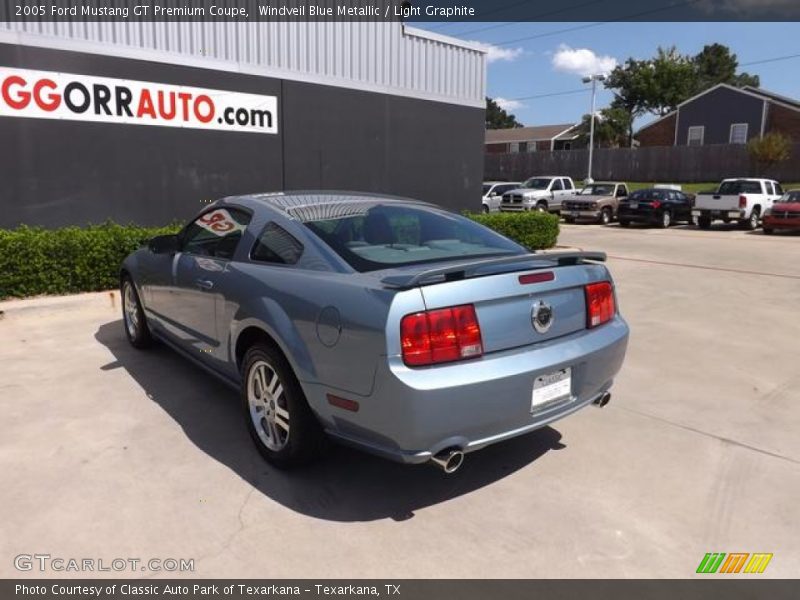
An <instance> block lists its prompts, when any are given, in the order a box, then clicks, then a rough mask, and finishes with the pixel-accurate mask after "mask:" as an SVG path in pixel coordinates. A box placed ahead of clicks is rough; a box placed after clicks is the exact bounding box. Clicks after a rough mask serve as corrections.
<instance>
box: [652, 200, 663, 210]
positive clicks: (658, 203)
mask: <svg viewBox="0 0 800 600" xmlns="http://www.w3.org/2000/svg"><path fill="white" fill-rule="evenodd" d="M650 205H651V206H652V207H653V208H661V200H653V201H652V202H651V203H650Z"/></svg>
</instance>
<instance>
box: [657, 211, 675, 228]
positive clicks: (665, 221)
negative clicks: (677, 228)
mask: <svg viewBox="0 0 800 600" xmlns="http://www.w3.org/2000/svg"><path fill="white" fill-rule="evenodd" d="M670 225H672V213H671V212H669V211H668V210H665V211H664V212H663V213H661V220H660V221H659V222H658V226H659V227H660V228H661V229H668V228H669V226H670Z"/></svg>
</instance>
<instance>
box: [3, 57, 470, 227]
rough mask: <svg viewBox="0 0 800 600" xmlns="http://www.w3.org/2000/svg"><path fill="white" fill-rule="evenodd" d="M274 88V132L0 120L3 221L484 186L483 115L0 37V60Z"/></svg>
mask: <svg viewBox="0 0 800 600" xmlns="http://www.w3.org/2000/svg"><path fill="white" fill-rule="evenodd" d="M3 66H6V67H15V68H25V69H37V70H47V71H57V72H64V73H71V74H84V75H96V76H106V77H115V78H123V79H125V78H127V79H132V80H140V81H152V82H159V83H170V84H175V85H188V86H197V87H204V88H211V89H218V90H230V91H237V92H245V93H253V94H262V95H272V96H276V97H277V98H278V121H279V124H278V133H277V134H276V135H275V134H260V133H237V132H231V131H224V132H223V131H212V130H201V129H188V128H167V127H155V126H143V125H117V124H104V123H87V122H82V121H60V120H53V119H32V118H19V117H0V139H2V140H3V144H0V179H2V181H3V193H2V194H0V227H11V226H15V225H17V224H19V223H27V224H36V225H43V226H48V227H52V226H60V225H65V224H86V223H88V222H95V223H96V222H101V221H104V220H106V219H112V220H114V221H117V222H122V223H125V222H136V223H140V224H146V225H156V224H164V223H167V222H169V221H171V220H175V219H185V218H187V217H189V216H191V215H192V214H194V213H195V212H196V211H197V210H199V209H200V208H201V206H202V204H201V203H202V202H203V201H207V200H210V199H214V198H217V197H220V196H224V195H232V194H243V193H249V192H259V191H278V190H283V189H300V188H307V189H308V188H314V189H318V188H321V187H322V188H326V189H350V190H364V191H375V192H382V193H391V194H399V195H410V196H414V197H417V198H420V199H422V200H428V201H430V202H434V203H437V204H440V205H443V206H446V207H449V208H453V209H462V208H467V207H468V205H469V204H470V198H478V197H479V196H480V185H481V178H482V161H483V136H484V111H483V109H482V108H475V107H471V106H466V105H459V104H455V103H445V102H434V101H427V100H420V99H416V98H413V97H408V96H400V95H396V94H384V93H377V92H371V91H370V92H368V91H361V90H352V89H347V88H344V87H341V86H328V85H319V84H311V83H306V82H300V81H293V80H283V79H278V78H272V77H263V76H254V75H250V74H243V73H238V72H230V71H224V70H222V71H217V70H210V69H208V68H196V67H188V66H182V65H181V66H179V65H173V64H167V63H164V62H157V61H146V60H132V59H127V58H119V57H112V56H100V55H97V54H87V53H79V52H69V51H63V50H56V49H46V48H41V47H33V46H23V45H9V44H0V68H1V67H3Z"/></svg>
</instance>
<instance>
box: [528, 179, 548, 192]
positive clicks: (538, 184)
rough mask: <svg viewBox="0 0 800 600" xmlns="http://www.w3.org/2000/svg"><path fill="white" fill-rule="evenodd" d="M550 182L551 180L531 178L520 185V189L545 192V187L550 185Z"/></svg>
mask: <svg viewBox="0 0 800 600" xmlns="http://www.w3.org/2000/svg"><path fill="white" fill-rule="evenodd" d="M550 181H552V180H551V179H548V178H546V177H531V178H530V179H528V180H527V181H526V182H525V183H523V184H522V187H524V188H531V189H533V190H546V189H547V186H549V185H550Z"/></svg>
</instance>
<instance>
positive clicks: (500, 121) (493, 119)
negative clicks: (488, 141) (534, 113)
mask: <svg viewBox="0 0 800 600" xmlns="http://www.w3.org/2000/svg"><path fill="white" fill-rule="evenodd" d="M514 127H522V123H520V122H519V121H517V118H516V117H515V116H514V115H512V114H510V113H507V112H506V111H505V110H503V109H502V108H500V107H499V106H498V105H497V102H495V101H494V100H492V99H491V98H489V97H487V98H486V129H512V128H514Z"/></svg>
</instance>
